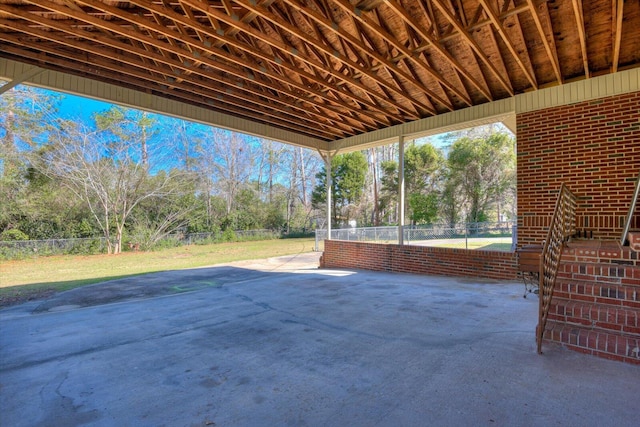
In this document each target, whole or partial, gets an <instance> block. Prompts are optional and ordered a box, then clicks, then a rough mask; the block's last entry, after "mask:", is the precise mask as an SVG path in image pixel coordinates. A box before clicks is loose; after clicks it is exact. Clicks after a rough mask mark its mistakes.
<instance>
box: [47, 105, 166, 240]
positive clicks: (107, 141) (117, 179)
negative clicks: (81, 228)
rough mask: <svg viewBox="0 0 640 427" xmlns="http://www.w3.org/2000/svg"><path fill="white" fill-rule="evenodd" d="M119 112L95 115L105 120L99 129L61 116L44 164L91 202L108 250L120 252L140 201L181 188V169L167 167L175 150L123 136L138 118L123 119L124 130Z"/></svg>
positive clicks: (130, 129) (161, 196) (52, 175)
mask: <svg viewBox="0 0 640 427" xmlns="http://www.w3.org/2000/svg"><path fill="white" fill-rule="evenodd" d="M117 115H118V113H117V112H116V113H114V112H113V111H111V110H110V111H108V112H106V113H105V114H104V115H98V116H96V121H97V122H100V123H102V125H100V126H97V128H98V129H97V130H94V129H89V128H88V127H87V126H86V125H84V124H83V123H77V122H73V121H64V120H60V121H58V127H57V128H56V129H54V130H52V131H51V133H50V135H49V142H48V145H47V149H46V151H45V153H44V154H43V156H42V162H41V164H40V165H39V166H40V167H41V168H42V170H43V172H44V173H45V174H47V175H48V176H50V177H52V178H55V179H58V180H60V182H61V183H62V184H63V185H65V186H66V187H67V188H68V189H69V190H71V191H72V192H73V193H74V194H75V195H76V197H78V199H80V200H82V201H83V202H84V203H86V205H87V207H88V208H89V210H90V212H91V215H92V217H93V218H94V220H95V221H96V223H97V224H98V227H99V228H100V230H102V233H103V235H104V237H105V238H106V240H107V251H108V252H109V253H120V252H121V250H122V239H123V233H124V229H125V225H126V224H127V220H128V219H129V217H130V215H131V214H132V212H133V211H134V209H136V207H137V206H138V205H139V204H141V203H142V202H143V201H145V200H148V199H152V198H164V197H167V196H168V195H170V194H172V193H174V192H176V191H178V190H177V188H178V187H177V186H174V185H172V184H173V179H174V178H175V176H176V174H172V173H165V172H164V168H166V167H167V165H168V164H170V162H169V160H168V159H167V156H171V150H170V149H168V148H167V147H166V146H165V145H164V144H160V143H157V144H154V145H153V146H151V145H149V144H148V143H147V142H148V141H144V148H143V149H141V141H140V139H138V138H124V137H122V138H121V137H119V135H125V134H129V133H131V134H133V133H135V132H133V130H132V126H134V125H135V122H131V121H128V120H124V121H123V122H121V123H122V125H123V126H124V127H125V128H126V132H125V130H122V129H120V128H119V127H118V122H117V120H116V119H115V118H114V117H117ZM141 117H143V119H144V120H143V122H142V123H140V127H141V128H144V127H145V126H147V122H146V116H141ZM106 123H108V126H106V125H105V124H106Z"/></svg>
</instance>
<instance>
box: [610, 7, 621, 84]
mask: <svg viewBox="0 0 640 427" xmlns="http://www.w3.org/2000/svg"><path fill="white" fill-rule="evenodd" d="M623 11H624V0H613V19H612V21H613V58H612V61H611V72H612V73H615V72H617V71H618V64H619V62H620V43H621V41H622V15H623Z"/></svg>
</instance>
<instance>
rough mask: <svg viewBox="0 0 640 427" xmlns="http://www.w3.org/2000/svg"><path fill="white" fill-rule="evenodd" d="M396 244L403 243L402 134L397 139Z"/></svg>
mask: <svg viewBox="0 0 640 427" xmlns="http://www.w3.org/2000/svg"><path fill="white" fill-rule="evenodd" d="M398 244H399V245H404V135H401V136H400V139H399V140H398Z"/></svg>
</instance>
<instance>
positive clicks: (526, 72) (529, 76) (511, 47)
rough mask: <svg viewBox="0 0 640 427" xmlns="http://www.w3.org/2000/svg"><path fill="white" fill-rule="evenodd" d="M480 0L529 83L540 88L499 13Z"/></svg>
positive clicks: (483, 0)
mask: <svg viewBox="0 0 640 427" xmlns="http://www.w3.org/2000/svg"><path fill="white" fill-rule="evenodd" d="M479 1H480V5H481V6H482V9H484V11H485V13H486V14H487V16H488V17H489V20H490V21H491V23H492V24H493V26H494V27H495V29H496V31H498V34H500V37H501V38H502V41H503V42H504V44H505V45H506V46H507V49H508V50H509V52H510V53H511V56H512V57H513V59H515V60H516V63H517V64H518V66H519V67H520V69H521V70H522V72H523V73H524V75H525V76H526V77H527V80H529V84H531V87H533V88H534V89H538V82H537V81H536V78H535V76H534V75H533V73H531V71H530V70H529V69H528V68H527V67H526V66H525V65H524V63H523V62H522V60H521V59H520V55H518V52H517V51H516V48H515V46H514V45H513V43H511V39H509V37H508V36H507V33H506V31H505V29H504V27H503V26H502V22H501V21H500V19H499V17H498V15H497V14H496V13H495V12H494V11H493V8H492V7H491V6H489V4H488V3H487V0H479ZM574 1H575V0H574Z"/></svg>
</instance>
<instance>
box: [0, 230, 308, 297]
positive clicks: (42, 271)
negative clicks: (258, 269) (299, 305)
mask: <svg viewBox="0 0 640 427" xmlns="http://www.w3.org/2000/svg"><path fill="white" fill-rule="evenodd" d="M313 247H314V239H313V238H304V239H280V240H261V241H256V242H237V243H219V244H211V245H191V246H181V247H177V248H171V249H164V250H161V251H154V252H125V253H122V254H120V255H60V256H48V257H39V258H31V259H25V260H14V261H1V262H0V306H2V305H8V304H11V303H15V302H21V301H25V300H29V299H33V298H39V297H41V296H46V295H48V294H51V293H53V292H59V291H64V290H68V289H72V288H76V287H79V286H84V285H89V284H92V283H98V282H101V281H105V280H112V279H117V278H122V277H127V276H135V275H140V274H146V273H152V272H156V271H166V270H176V269H183V268H194V267H205V266H209V265H215V264H223V263H227V262H232V261H242V260H249V259H260V258H270V257H277V256H282V255H292V254H297V253H303V252H311V251H312V250H313Z"/></svg>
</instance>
